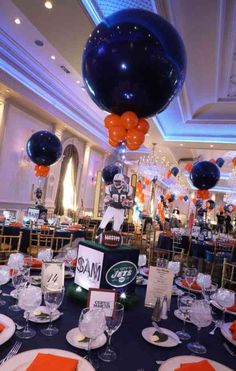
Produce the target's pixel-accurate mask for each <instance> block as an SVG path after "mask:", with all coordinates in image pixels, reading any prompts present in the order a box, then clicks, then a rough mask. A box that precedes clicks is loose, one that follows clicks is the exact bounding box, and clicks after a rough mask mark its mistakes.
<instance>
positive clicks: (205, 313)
mask: <svg viewBox="0 0 236 371" xmlns="http://www.w3.org/2000/svg"><path fill="white" fill-rule="evenodd" d="M190 320H191V322H192V323H193V324H194V325H196V326H197V329H198V332H197V334H198V335H197V340H196V341H195V342H192V343H188V344H187V347H188V349H189V350H190V351H191V352H193V353H196V354H204V353H206V351H207V349H206V347H205V346H204V345H202V344H200V343H199V336H200V330H201V328H202V327H207V326H210V324H211V322H212V314H211V306H210V304H208V303H207V302H206V301H205V300H196V301H195V302H194V303H193V304H192V306H191V311H190Z"/></svg>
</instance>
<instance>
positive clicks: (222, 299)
mask: <svg viewBox="0 0 236 371" xmlns="http://www.w3.org/2000/svg"><path fill="white" fill-rule="evenodd" d="M214 300H215V301H216V302H217V303H218V304H219V305H220V306H221V307H222V308H223V314H222V322H223V323H224V322H225V311H226V309H227V308H228V307H232V305H234V303H235V292H234V291H232V290H228V289H224V288H223V287H221V288H220V289H219V290H217V292H216V293H215V295H214Z"/></svg>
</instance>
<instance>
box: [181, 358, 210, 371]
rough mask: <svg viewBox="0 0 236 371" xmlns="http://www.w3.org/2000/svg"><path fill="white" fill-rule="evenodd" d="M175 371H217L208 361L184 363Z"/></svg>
mask: <svg viewBox="0 0 236 371" xmlns="http://www.w3.org/2000/svg"><path fill="white" fill-rule="evenodd" d="M175 371H215V368H214V367H212V366H211V365H210V363H209V362H208V361H207V360H203V361H200V362H195V363H182V364H181V365H180V367H179V368H176V369H175Z"/></svg>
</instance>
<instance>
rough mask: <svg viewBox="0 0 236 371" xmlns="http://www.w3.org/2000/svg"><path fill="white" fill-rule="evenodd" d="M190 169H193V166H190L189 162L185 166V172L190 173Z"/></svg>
mask: <svg viewBox="0 0 236 371" xmlns="http://www.w3.org/2000/svg"><path fill="white" fill-rule="evenodd" d="M192 167H193V164H191V162H188V163H187V164H186V165H185V170H186V171H187V172H188V173H190V171H191V170H192Z"/></svg>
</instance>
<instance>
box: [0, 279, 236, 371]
mask: <svg viewBox="0 0 236 371" xmlns="http://www.w3.org/2000/svg"><path fill="white" fill-rule="evenodd" d="M11 289H12V288H11V287H10V286H9V284H8V285H5V286H4V287H3V291H4V292H9V291H10V290H11ZM136 290H137V293H138V295H139V297H140V301H139V304H138V305H137V307H135V308H134V309H133V310H130V311H126V312H125V316H124V321H123V324H122V326H121V327H120V329H119V330H118V331H117V332H116V333H115V334H114V335H113V337H112V345H113V346H114V348H115V349H116V351H117V353H118V358H117V360H116V361H115V362H112V363H110V364H109V363H108V364H105V363H103V362H101V367H100V370H101V371H121V370H122V371H137V370H138V369H144V371H157V370H158V366H157V365H156V364H155V360H166V359H169V358H171V357H174V356H178V355H190V352H189V351H188V349H187V348H186V342H183V343H182V344H179V345H178V346H176V347H174V348H160V347H158V346H154V345H152V344H149V343H148V342H146V341H145V340H144V339H143V338H142V335H141V332H142V330H143V329H144V328H146V327H150V326H151V315H152V309H150V308H144V295H145V287H138V288H137V289H136ZM4 299H6V300H7V304H8V305H10V304H12V303H13V302H14V299H12V298H10V297H6V298H4ZM175 308H176V298H174V297H173V298H172V304H171V312H170V314H169V318H168V319H167V320H165V321H162V322H161V323H160V325H161V326H162V327H165V328H168V329H171V330H172V331H177V330H180V329H181V328H182V321H180V320H178V319H177V318H175V317H174V314H173V310H174V309H175ZM60 309H61V311H63V312H64V315H63V316H62V317H60V318H59V319H58V320H57V321H55V322H54V324H55V325H56V326H57V327H58V328H59V330H60V331H59V334H58V335H56V336H54V337H46V336H44V335H42V334H41V333H40V332H39V330H40V329H41V328H43V327H45V324H44V325H42V324H33V323H32V324H31V326H32V327H33V328H35V329H36V330H37V331H38V333H37V336H36V337H34V338H33V339H30V340H23V345H22V347H21V350H20V351H21V352H23V351H26V350H30V349H35V348H45V347H47V348H58V349H64V350H68V351H71V352H75V353H77V354H79V355H80V356H82V357H83V356H85V354H86V352H85V351H83V350H80V349H76V348H74V347H72V346H71V345H70V344H68V343H67V341H66V333H67V332H68V331H69V330H70V329H72V328H74V327H77V326H78V319H79V315H80V311H81V306H80V305H78V304H76V303H75V302H73V301H72V299H71V298H69V297H65V299H64V301H63V304H62V306H61V308H60ZM1 312H2V313H3V314H6V315H9V316H10V317H12V318H14V319H15V321H17V322H18V323H21V324H23V323H24V320H22V312H21V313H20V314H16V313H13V312H11V313H10V312H9V310H8V308H7V306H5V307H2V308H1ZM227 319H228V320H232V319H233V318H230V317H228V318H227ZM212 328H213V324H212V325H211V326H209V327H208V328H204V329H202V331H201V342H202V343H203V344H204V345H205V346H206V347H207V349H208V352H207V354H206V357H208V358H211V359H213V360H215V361H218V362H220V363H223V364H225V365H226V366H228V367H230V368H231V369H232V370H235V358H233V357H232V356H230V355H229V354H228V353H227V352H226V350H225V349H224V347H223V346H222V343H223V342H224V341H225V339H224V338H223V337H222V335H221V333H220V331H219V329H218V330H217V331H216V333H215V335H214V336H211V335H209V331H210V330H212ZM186 330H187V331H188V332H189V333H190V334H191V335H192V339H194V338H195V336H196V334H197V331H196V327H195V326H194V325H192V324H187V325H186ZM16 340H17V338H16V336H15V335H14V336H13V337H12V338H11V339H10V340H9V341H8V342H7V343H5V344H3V345H1V348H0V358H2V357H4V356H5V355H6V354H7V352H8V351H9V350H10V349H11V347H12V346H13V344H14V342H15V341H16ZM98 351H99V350H94V351H93V352H94V353H97V352H98ZM9 371H11V370H9Z"/></svg>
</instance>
